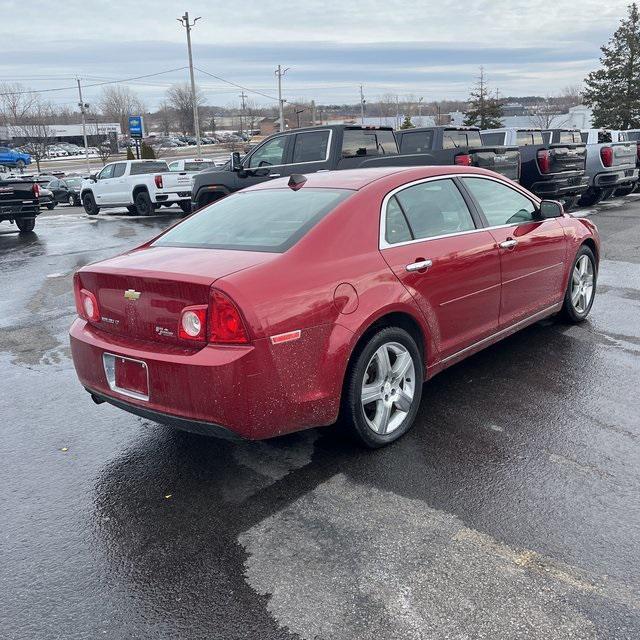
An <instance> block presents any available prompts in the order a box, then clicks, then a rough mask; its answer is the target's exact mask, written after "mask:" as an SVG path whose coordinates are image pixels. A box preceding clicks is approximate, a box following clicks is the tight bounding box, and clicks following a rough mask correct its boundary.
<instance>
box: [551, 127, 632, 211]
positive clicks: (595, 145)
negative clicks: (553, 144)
mask: <svg viewBox="0 0 640 640" xmlns="http://www.w3.org/2000/svg"><path fill="white" fill-rule="evenodd" d="M560 134H561V130H560V131H559V130H555V132H554V134H553V138H552V139H554V140H555V138H556V137H557V136H558V135H560ZM581 137H582V141H583V142H584V143H585V144H586V145H587V165H586V175H587V177H588V178H589V188H588V189H587V190H586V191H585V192H584V193H583V194H582V196H581V197H580V200H579V201H578V204H580V205H581V206H584V207H590V206H593V205H594V204H596V203H597V202H600V200H605V199H606V198H609V197H610V196H612V195H613V193H614V192H615V191H616V189H620V188H623V187H627V186H630V187H633V186H634V185H635V184H636V182H637V181H638V168H637V167H636V158H637V146H636V145H635V143H631V142H612V141H611V133H610V132H609V131H606V130H604V129H586V130H583V131H582V132H581Z"/></svg>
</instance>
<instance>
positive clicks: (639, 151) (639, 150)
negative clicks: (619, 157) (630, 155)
mask: <svg viewBox="0 0 640 640" xmlns="http://www.w3.org/2000/svg"><path fill="white" fill-rule="evenodd" d="M636 157H637V158H638V162H640V142H638V144H637V145H636Z"/></svg>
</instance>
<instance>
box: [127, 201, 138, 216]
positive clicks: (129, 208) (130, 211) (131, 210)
mask: <svg viewBox="0 0 640 640" xmlns="http://www.w3.org/2000/svg"><path fill="white" fill-rule="evenodd" d="M127 212H128V215H130V216H137V215H138V210H137V209H136V207H135V205H133V204H130V205H128V206H127Z"/></svg>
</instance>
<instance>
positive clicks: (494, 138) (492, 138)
mask: <svg viewBox="0 0 640 640" xmlns="http://www.w3.org/2000/svg"><path fill="white" fill-rule="evenodd" d="M504 136H505V134H504V132H502V133H483V134H481V136H480V137H481V138H482V142H483V143H484V144H485V145H487V146H488V147H491V146H493V145H496V144H497V145H504Z"/></svg>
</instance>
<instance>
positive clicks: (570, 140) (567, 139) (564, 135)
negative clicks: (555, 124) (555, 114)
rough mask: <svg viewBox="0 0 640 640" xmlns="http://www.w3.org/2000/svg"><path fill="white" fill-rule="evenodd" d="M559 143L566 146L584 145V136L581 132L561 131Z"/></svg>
mask: <svg viewBox="0 0 640 640" xmlns="http://www.w3.org/2000/svg"><path fill="white" fill-rule="evenodd" d="M558 142H561V143H564V144H576V143H582V134H581V133H580V132H579V131H561V132H560V140H558Z"/></svg>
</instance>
